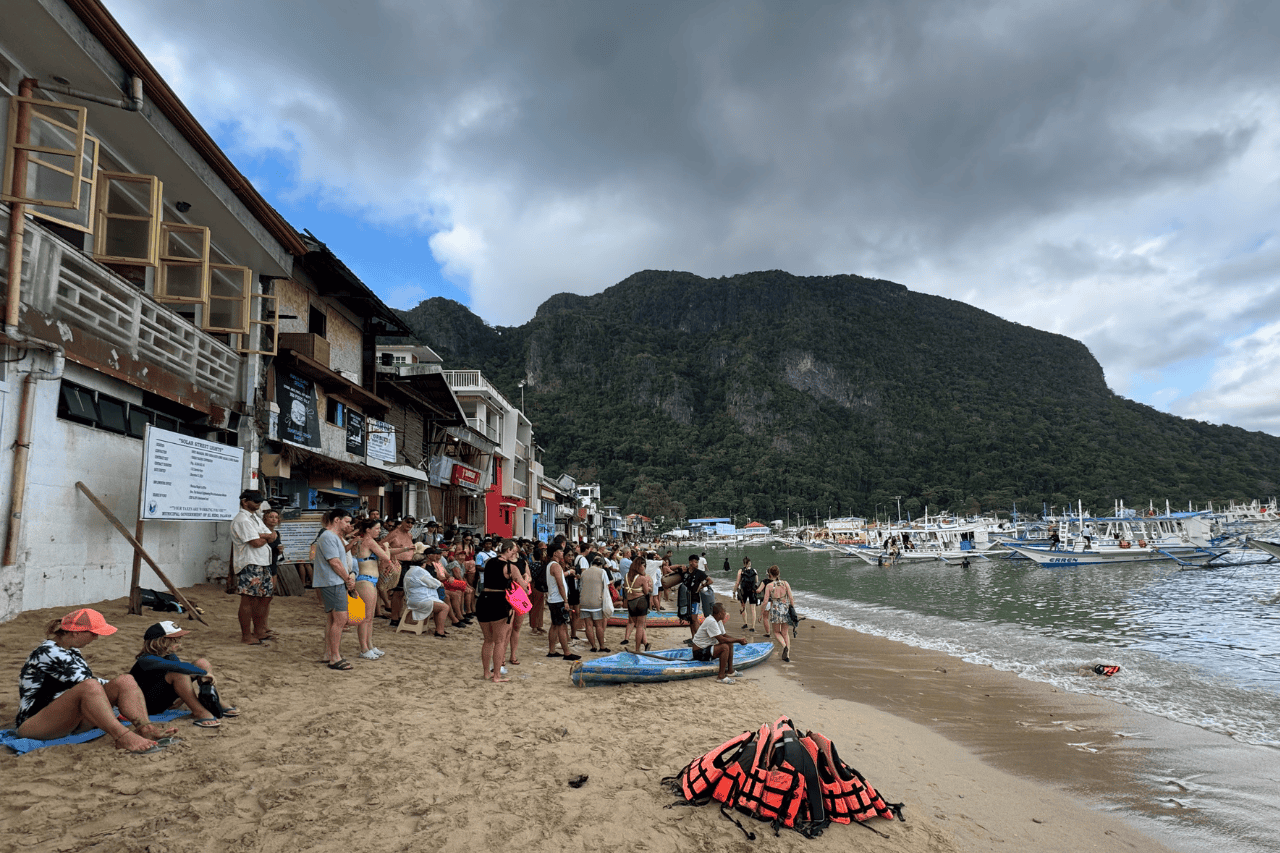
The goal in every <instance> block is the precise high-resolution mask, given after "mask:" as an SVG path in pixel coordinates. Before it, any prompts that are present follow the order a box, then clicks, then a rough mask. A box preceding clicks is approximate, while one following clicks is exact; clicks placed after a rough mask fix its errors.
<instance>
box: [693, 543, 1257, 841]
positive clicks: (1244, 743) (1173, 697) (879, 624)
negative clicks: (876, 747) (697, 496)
mask: <svg viewBox="0 0 1280 853" xmlns="http://www.w3.org/2000/svg"><path fill="white" fill-rule="evenodd" d="M725 556H726V555H725V554H722V553H715V554H708V558H709V559H710V560H711V572H710V574H711V575H712V577H713V579H714V578H715V577H716V576H717V575H723V574H724V573H723V572H722V571H720V570H718V569H717V568H716V567H717V566H719V565H721V562H722V560H723V558H724V557H725ZM727 556H728V558H729V560H730V564H731V565H732V566H733V569H734V571H735V572H736V570H737V568H738V567H739V566H741V564H742V557H743V556H749V557H751V560H752V565H753V567H754V568H755V569H756V570H757V572H758V573H759V574H760V576H761V578H764V576H765V570H766V569H767V568H768V566H769V565H771V564H773V563H776V564H777V565H778V566H779V568H780V569H781V570H782V574H783V577H784V578H786V579H787V580H789V581H790V582H791V585H792V589H793V591H794V593H795V598H796V609H797V610H798V611H800V613H801V614H804V615H809V616H812V617H814V618H817V619H821V620H822V621H824V622H828V623H830V624H833V625H839V626H842V627H846V628H851V629H854V630H856V631H860V632H863V633H867V634H873V635H877V636H881V637H886V638H888V639H891V640H896V641H899V642H902V643H906V644H908V645H911V646H916V647H919V648H927V649H933V650H937V651H940V652H944V653H946V654H950V655H954V656H956V657H959V658H962V659H964V660H966V661H969V662H971V663H976V664H984V665H989V666H992V667H994V668H996V669H999V670H1004V671H1008V672H1013V673H1016V674H1017V675H1019V676H1021V677H1023V678H1027V679H1030V680H1033V681H1040V682H1044V683H1047V684H1051V685H1054V686H1055V687H1057V688H1059V689H1061V690H1065V691H1071V692H1076V693H1093V694H1096V695H1098V696H1101V697H1103V698H1105V699H1107V700H1109V701H1113V702H1120V703H1123V704H1125V705H1127V706H1129V707H1131V708H1134V709H1136V710H1138V711H1142V712H1144V713H1146V714H1151V715H1154V716H1156V717H1160V718H1164V719H1166V720H1170V721H1173V722H1174V723H1178V724H1184V725H1187V726H1194V727H1197V728H1198V729H1200V730H1203V731H1207V732H1212V733H1216V734H1217V735H1220V736H1222V737H1223V738H1227V739H1230V740H1227V741H1225V743H1226V744H1228V745H1231V747H1232V748H1229V749H1221V748H1214V749H1200V750H1199V751H1197V752H1196V754H1195V762H1196V763H1199V762H1209V763H1211V764H1212V763H1213V762H1215V761H1216V762H1220V763H1221V766H1216V767H1215V766H1207V767H1197V768H1196V770H1195V772H1193V773H1190V774H1189V775H1188V777H1187V778H1185V779H1183V780H1182V781H1179V782H1177V784H1176V786H1175V787H1177V788H1179V789H1182V790H1181V791H1178V792H1175V793H1176V794H1177V795H1178V796H1182V797H1183V799H1182V800H1179V799H1178V796H1170V797H1169V798H1168V800H1169V802H1171V803H1174V804H1176V806H1175V807H1173V808H1174V809H1175V811H1176V808H1177V806H1181V805H1184V802H1183V800H1187V799H1190V798H1192V797H1199V802H1198V803H1197V807H1196V808H1195V809H1194V811H1195V813H1196V815H1197V820H1196V825H1195V826H1194V827H1191V826H1188V827H1187V828H1186V832H1174V833H1169V832H1164V833H1161V835H1162V836H1163V840H1165V841H1166V843H1170V838H1171V837H1177V838H1186V839H1190V842H1189V843H1186V844H1178V845H1176V846H1179V847H1181V848H1182V849H1203V850H1208V849H1214V850H1218V851H1225V850H1232V851H1242V853H1253V851H1263V850H1272V851H1275V850H1280V564H1274V563H1270V564H1253V565H1242V566H1229V567H1224V568H1219V569H1189V568H1186V567H1184V566H1181V565H1179V564H1178V563H1175V562H1173V561H1162V562H1150V563H1121V564H1114V565H1105V566H1078V567H1073V568H1069V569H1046V568H1042V567H1040V566H1038V565H1036V564H1034V563H1032V562H1030V561H1027V560H1006V559H1002V558H994V559H991V560H989V561H988V560H983V559H973V560H972V561H971V565H970V567H969V568H961V567H960V566H959V565H948V564H946V563H942V562H940V561H924V562H915V561H910V562H900V563H898V564H897V565H895V566H891V567H879V566H874V565H868V564H866V563H865V562H863V561H861V560H858V559H856V558H850V557H846V556H843V555H840V554H838V553H835V552H809V551H797V550H787V549H776V550H775V549H772V548H770V547H767V546H762V547H751V548H744V549H733V550H731V551H729V552H728V553H727ZM731 575H732V573H731ZM722 592H724V593H725V594H728V590H727V589H724V590H722ZM1097 663H1103V664H1118V665H1119V666H1120V667H1121V674H1120V675H1119V676H1116V677H1114V678H1110V679H1103V678H1086V677H1081V675H1080V671H1081V669H1082V668H1083V667H1092V666H1093V665H1094V664H1097ZM1182 739H1183V740H1186V741H1188V742H1190V741H1191V740H1194V738H1182ZM1246 767H1247V768H1248V769H1247V770H1243V768H1246ZM1193 777H1196V778H1193ZM1197 778H1198V779H1199V780H1200V781H1197ZM1207 779H1212V782H1211V783H1209V782H1205V781H1204V780H1207ZM1149 781H1150V780H1149ZM1165 781H1166V780H1157V781H1155V782H1153V783H1152V784H1165ZM1206 814H1208V815H1209V817H1210V819H1209V820H1208V821H1207V823H1206V821H1205V819H1204V818H1205V815H1206ZM1178 820H1179V818H1178V816H1177V815H1176V814H1172V813H1171V815H1170V816H1169V817H1168V819H1167V820H1166V821H1165V823H1166V826H1165V829H1166V830H1168V829H1169V828H1170V826H1169V824H1172V828H1173V829H1174V830H1178V829H1179V827H1178V826H1177V821H1178Z"/></svg>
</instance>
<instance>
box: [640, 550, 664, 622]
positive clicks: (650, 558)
mask: <svg viewBox="0 0 1280 853" xmlns="http://www.w3.org/2000/svg"><path fill="white" fill-rule="evenodd" d="M637 559H638V558H637ZM644 572H645V574H646V575H648V576H649V609H650V610H651V611H658V610H661V609H662V601H661V596H662V561H661V560H659V559H658V554H657V552H656V551H649V552H647V553H646V554H645V561H644Z"/></svg>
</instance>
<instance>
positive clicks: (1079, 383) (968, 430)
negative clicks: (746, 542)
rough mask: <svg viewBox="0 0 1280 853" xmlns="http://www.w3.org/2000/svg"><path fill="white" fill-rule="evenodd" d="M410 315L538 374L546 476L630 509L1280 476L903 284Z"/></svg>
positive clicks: (1012, 327) (779, 275) (497, 379)
mask: <svg viewBox="0 0 1280 853" xmlns="http://www.w3.org/2000/svg"><path fill="white" fill-rule="evenodd" d="M405 317H406V321H407V322H408V323H409V325H410V326H411V327H412V328H414V329H415V330H416V331H417V332H418V334H419V337H420V339H421V340H422V341H423V342H425V343H427V344H429V345H430V346H432V347H433V348H434V349H436V351H437V352H439V353H440V354H441V355H443V356H444V357H445V359H446V365H447V366H449V367H457V368H479V369H482V370H484V371H485V373H486V375H487V376H488V377H489V379H490V381H492V382H494V383H495V384H496V385H497V386H498V387H499V388H502V389H503V390H504V391H505V392H507V393H508V394H515V393H516V383H517V382H518V381H519V380H521V379H524V380H526V381H527V383H528V384H527V387H526V388H525V400H526V407H527V410H528V411H529V414H530V416H531V417H532V418H533V420H534V423H535V428H536V431H537V435H538V443H539V444H540V445H542V446H543V447H544V448H546V456H545V464H546V466H547V469H548V470H549V471H553V472H555V471H558V470H560V469H562V468H563V469H567V470H569V471H571V472H573V471H585V470H588V469H590V470H593V471H594V472H595V473H596V474H597V475H598V476H599V478H600V479H601V481H602V483H603V484H604V486H605V489H606V492H608V493H610V494H611V498H612V499H613V500H614V501H616V502H618V503H620V504H622V505H624V506H625V507H626V508H627V510H628V511H632V510H635V511H641V512H644V511H645V510H646V508H647V507H646V505H645V500H646V498H645V495H647V494H649V493H651V492H652V489H651V488H648V487H647V485H646V484H653V483H655V482H657V483H662V484H664V486H665V487H666V489H667V491H668V492H669V493H670V496H671V497H672V498H673V499H678V500H679V501H682V502H683V503H684V504H685V505H686V506H687V507H688V508H689V510H690V511H692V512H703V511H707V512H717V513H724V512H729V511H736V512H739V513H742V514H747V515H751V516H752V517H755V518H763V517H765V516H770V517H773V516H777V515H781V514H782V512H783V511H784V507H790V508H791V509H792V510H793V511H794V510H795V509H797V508H798V507H799V506H801V505H803V506H806V507H808V508H809V509H810V510H812V509H817V508H821V509H822V510H823V512H824V513H825V512H826V510H827V508H828V507H829V508H830V509H831V510H832V511H835V510H837V509H839V510H840V511H842V512H850V511H853V512H865V513H870V512H872V511H873V510H874V506H875V504H876V503H879V502H883V501H884V500H885V498H886V496H890V495H898V494H902V495H908V496H909V497H908V498H907V499H906V500H905V501H904V509H905V508H911V509H912V511H913V512H918V510H919V509H920V508H922V507H923V506H924V505H925V504H926V503H927V504H928V505H930V506H931V507H932V508H934V509H937V508H940V507H947V508H953V509H972V508H973V505H974V504H976V505H978V506H980V507H982V508H984V509H1007V508H1008V507H1009V505H1010V504H1011V503H1012V501H1013V500H1015V499H1016V500H1021V501H1025V502H1029V503H1031V504H1033V505H1035V506H1039V504H1040V502H1041V501H1047V502H1050V503H1055V504H1057V505H1060V506H1061V505H1063V504H1065V503H1067V502H1068V501H1070V502H1074V501H1075V500H1076V499H1083V500H1085V501H1086V503H1091V502H1092V503H1095V504H1097V505H1099V506H1106V507H1109V506H1110V504H1111V501H1112V500H1113V499H1114V498H1117V497H1124V498H1125V499H1126V500H1127V501H1129V502H1131V503H1136V502H1139V501H1140V502H1145V501H1146V500H1147V499H1148V498H1151V499H1156V500H1159V501H1161V502H1163V501H1164V500H1165V498H1169V499H1171V500H1175V501H1180V502H1183V503H1185V501H1186V500H1187V499H1193V500H1197V501H1203V500H1207V499H1210V498H1218V499H1221V498H1226V497H1240V498H1243V497H1254V496H1257V495H1259V494H1265V493H1267V492H1268V488H1269V486H1270V484H1273V483H1274V482H1275V481H1280V439H1276V438H1274V437H1271V436H1267V435H1264V434H1260V433H1246V432H1244V431H1243V430H1238V429H1234V428H1231V427H1212V426H1209V425H1207V424H1200V423H1196V422H1190V421H1183V420H1180V419H1178V418H1173V417H1171V416H1168V415H1164V414H1162V413H1159V412H1156V411H1154V410H1152V409H1150V408H1148V407H1145V406H1140V405H1138V404H1135V403H1132V402H1131V401H1127V400H1123V399H1122V398H1119V397H1116V396H1115V395H1113V394H1112V393H1111V392H1110V390H1109V389H1108V388H1107V387H1106V383H1105V380H1104V378H1103V372H1102V369H1101V367H1100V366H1099V365H1098V363H1097V361H1096V360H1095V359H1094V358H1093V356H1092V355H1091V354H1090V353H1089V351H1088V350H1087V348H1085V347H1084V345H1083V344H1081V343H1080V342H1078V341H1075V340H1072V339H1070V338H1067V337H1064V336H1061V335H1053V334H1048V333H1045V332H1040V331H1037V330H1034V329H1030V328H1028V327H1025V326H1020V325H1017V324H1015V323H1010V322H1008V321H1005V320H1002V319H1000V318H998V317H995V316H994V315H991V314H988V313H986V312H983V311H979V310H978V309H975V308H973V307H971V306H968V305H965V304H963V303H960V302H955V301H953V300H948V299H943V298H940V297H936V296H928V295H924V294H919V293H913V292H911V291H909V290H907V289H906V288H905V287H903V286H901V285H898V284H894V283H892V282H886V281H878V280H872V279H865V278H860V277H858V276H822V277H807V278H806V277H798V276H793V275H790V274H788V273H785V272H780V271H769V272H758V273H749V274H744V275H738V276H733V277H731V278H721V279H703V278H700V277H698V276H695V275H692V274H690V273H683V272H660V271H646V272H640V273H636V274H635V275H632V276H630V277H629V278H627V279H626V280H624V281H622V282H620V283H618V284H617V285H614V286H613V287H611V288H609V289H608V290H605V291H604V292H602V293H600V294H597V295H595V296H589V297H584V296H577V295H573V294H559V295H557V296H554V297H552V298H550V299H548V300H547V301H546V302H545V303H544V304H543V305H542V306H541V307H540V308H539V309H538V311H537V313H536V315H535V316H534V317H533V319H532V320H530V321H529V322H528V323H526V324H524V325H523V326H520V327H517V328H510V329H502V330H496V329H493V328H490V327H488V326H486V325H485V324H484V323H483V322H482V321H481V320H480V319H479V318H477V317H475V315H473V314H471V313H470V311H468V310H467V309H466V308H465V307H464V306H462V305H459V304H458V303H456V302H452V301H449V300H444V299H432V300H428V301H426V302H424V303H422V304H421V305H419V306H418V307H417V308H415V309H413V311H410V312H406V314H405ZM1210 460H1218V461H1216V462H1215V461H1210ZM1222 460H1230V461H1229V462H1227V463H1223V462H1222Z"/></svg>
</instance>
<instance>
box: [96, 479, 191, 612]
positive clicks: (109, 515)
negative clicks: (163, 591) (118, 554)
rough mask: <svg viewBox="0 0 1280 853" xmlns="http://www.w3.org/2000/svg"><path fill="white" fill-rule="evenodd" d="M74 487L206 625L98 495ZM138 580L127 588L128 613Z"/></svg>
mask: <svg viewBox="0 0 1280 853" xmlns="http://www.w3.org/2000/svg"><path fill="white" fill-rule="evenodd" d="M76 488H77V489H79V490H80V491H82V492H84V496H85V497H87V498H88V499H89V500H90V501H92V502H93V505H94V506H96V507H97V508H98V511H99V512H101V513H102V514H103V515H104V516H106V518H107V521H109V522H111V526H112V527H114V528H115V529H116V530H118V531H120V535H121V536H123V537H124V538H125V539H126V540H128V542H129V544H130V545H132V546H133V550H134V553H136V554H138V555H140V556H141V557H142V559H143V560H145V561H146V563H147V565H148V566H150V567H151V570H152V571H153V572H155V573H156V575H157V576H158V577H159V578H160V580H162V581H164V585H165V586H166V587H168V589H169V592H171V593H173V597H174V598H176V599H178V601H180V602H182V606H183V607H185V608H187V618H188V619H199V620H200V624H202V625H208V624H209V623H208V622H206V621H204V618H203V617H202V616H201V615H200V612H199V611H198V610H196V608H195V607H194V606H193V605H192V604H191V602H190V601H187V598H186V596H184V595H183V594H182V593H181V592H179V591H178V588H177V587H175V586H174V585H173V584H172V583H171V582H170V581H169V578H168V577H166V576H165V573H164V572H162V571H160V567H159V566H157V565H156V561H155V560H153V559H151V555H150V554H148V553H147V552H146V549H144V548H143V547H142V543H141V542H139V541H138V540H137V539H135V538H134V537H133V534H132V533H130V532H129V531H128V530H126V529H125V526H124V525H123V524H121V523H120V519H118V518H116V516H115V513H113V512H112V511H111V510H109V509H107V507H106V505H105V504H104V503H103V502H102V501H100V500H98V496H97V495H95V494H94V493H93V492H91V491H90V490H89V487H88V486H86V485H85V484H84V483H81V482H79V481H76ZM138 580H139V578H138V576H137V575H134V577H133V583H132V585H133V589H131V590H129V602H130V610H129V612H130V613H135V611H134V610H133V609H132V604H133V601H134V597H135V595H136V594H137V589H138ZM139 609H141V608H139ZM135 615H136V613H135Z"/></svg>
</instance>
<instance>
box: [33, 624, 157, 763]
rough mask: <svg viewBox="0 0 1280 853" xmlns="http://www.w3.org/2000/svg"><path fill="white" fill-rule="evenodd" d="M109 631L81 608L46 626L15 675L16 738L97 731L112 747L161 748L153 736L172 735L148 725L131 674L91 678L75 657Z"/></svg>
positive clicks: (82, 661)
mask: <svg viewBox="0 0 1280 853" xmlns="http://www.w3.org/2000/svg"><path fill="white" fill-rule="evenodd" d="M115 632H116V629H115V628H114V627H112V626H111V625H108V624H107V620H106V619H105V618H103V616H102V614H101V613H99V612H98V611H96V610H90V609H89V608H87V607H86V608H82V609H80V610H76V611H74V612H72V613H68V614H67V615H66V616H63V617H62V619H60V620H54V621H53V622H50V623H49V625H48V627H46V628H45V634H46V635H48V637H49V639H47V640H45V641H44V642H43V643H41V644H40V645H39V646H38V647H37V648H36V650H35V651H33V652H32V653H31V655H30V656H29V657H28V658H27V662H26V663H25V664H23V666H22V672H21V673H19V675H18V717H17V721H16V724H17V730H16V731H15V734H16V735H17V736H18V737H25V738H33V739H35V740H55V739H57V738H61V737H66V736H67V735H69V734H75V733H76V732H82V731H86V730H88V729H91V728H99V729H102V730H103V731H104V732H106V733H107V734H108V735H109V736H110V737H111V739H112V740H114V741H115V743H116V748H117V749H123V750H127V751H128V752H138V753H145V752H155V751H157V750H159V749H161V748H162V747H161V746H160V745H159V744H158V743H156V741H155V740H153V738H157V737H162V736H165V735H171V734H176V733H177V731H178V730H177V729H162V728H161V727H160V726H158V725H156V724H155V723H152V722H151V720H150V718H149V717H148V716H147V704H146V700H145V699H144V698H143V696H142V690H141V689H140V688H139V687H138V682H137V681H135V680H134V678H133V676H131V675H121V676H119V677H118V678H114V679H112V680H111V681H106V680H104V679H101V678H95V677H94V675H93V671H92V670H90V669H89V664H88V663H86V662H85V659H84V657H83V656H81V654H80V650H81V649H83V648H84V647H85V646H87V645H89V644H90V643H92V642H93V641H94V640H96V639H97V638H98V637H109V636H111V635H112V634H114V633H115ZM113 706H115V707H116V708H119V709H120V713H121V714H122V715H124V717H125V718H126V719H128V720H130V721H131V722H133V724H134V728H133V729H132V730H130V729H128V728H126V727H125V726H124V724H122V723H121V722H120V720H119V719H117V718H116V712H115V710H113Z"/></svg>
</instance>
